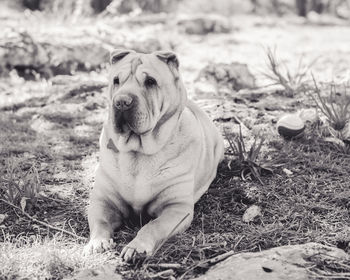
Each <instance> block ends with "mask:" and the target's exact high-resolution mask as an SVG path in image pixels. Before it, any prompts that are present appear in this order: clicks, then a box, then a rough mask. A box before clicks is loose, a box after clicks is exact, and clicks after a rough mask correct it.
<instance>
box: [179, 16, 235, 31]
mask: <svg viewBox="0 0 350 280" xmlns="http://www.w3.org/2000/svg"><path fill="white" fill-rule="evenodd" d="M177 25H178V26H179V27H180V29H182V31H184V32H185V33H187V34H197V35H205V34H208V33H228V32H230V31H231V30H232V27H231V24H230V22H229V21H228V20H227V19H226V18H224V17H222V16H218V15H210V16H209V15H203V16H202V15H200V16H194V17H187V18H181V19H179V20H178V22H177Z"/></svg>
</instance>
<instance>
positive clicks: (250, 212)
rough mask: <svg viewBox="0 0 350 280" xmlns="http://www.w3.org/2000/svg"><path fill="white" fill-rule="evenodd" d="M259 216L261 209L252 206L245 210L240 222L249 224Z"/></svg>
mask: <svg viewBox="0 0 350 280" xmlns="http://www.w3.org/2000/svg"><path fill="white" fill-rule="evenodd" d="M259 216H261V208H260V207H259V206H257V205H252V206H250V207H249V208H248V209H247V210H245V212H244V214H243V217H242V220H243V222H245V223H250V222H253V221H254V220H255V219H256V218H257V217H259Z"/></svg>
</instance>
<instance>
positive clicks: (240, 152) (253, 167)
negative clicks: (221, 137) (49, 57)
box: [225, 126, 272, 184]
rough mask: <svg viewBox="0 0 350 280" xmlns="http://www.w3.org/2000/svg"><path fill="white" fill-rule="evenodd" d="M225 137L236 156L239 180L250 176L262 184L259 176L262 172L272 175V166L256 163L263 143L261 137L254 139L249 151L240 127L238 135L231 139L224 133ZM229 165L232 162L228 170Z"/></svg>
mask: <svg viewBox="0 0 350 280" xmlns="http://www.w3.org/2000/svg"><path fill="white" fill-rule="evenodd" d="M225 136H226V139H227V141H228V143H229V145H230V148H231V150H232V152H233V154H234V155H235V156H237V160H238V162H235V165H237V166H238V167H239V174H240V176H241V178H242V179H243V180H245V178H246V177H247V176H249V175H252V176H253V177H254V178H255V179H257V180H258V181H259V182H260V183H261V184H263V182H262V180H261V175H262V173H263V172H265V173H266V172H267V173H272V169H271V168H272V165H269V164H267V163H266V164H261V163H258V157H259V155H260V154H261V148H262V146H263V144H264V141H265V140H264V139H263V138H262V136H256V137H255V139H254V143H253V144H252V145H251V147H250V149H249V151H247V149H246V145H245V143H244V139H243V136H242V129H241V126H239V135H236V136H234V137H232V136H229V135H228V134H226V133H225ZM231 164H232V160H230V161H229V163H228V166H229V168H230V169H231V168H232V167H231Z"/></svg>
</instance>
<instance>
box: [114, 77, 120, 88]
mask: <svg viewBox="0 0 350 280" xmlns="http://www.w3.org/2000/svg"><path fill="white" fill-rule="evenodd" d="M113 84H114V85H115V86H117V85H119V78H118V77H115V78H114V79H113Z"/></svg>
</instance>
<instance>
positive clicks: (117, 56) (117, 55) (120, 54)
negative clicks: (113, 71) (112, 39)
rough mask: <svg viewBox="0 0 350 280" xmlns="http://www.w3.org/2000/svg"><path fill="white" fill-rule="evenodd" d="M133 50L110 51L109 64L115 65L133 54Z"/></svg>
mask: <svg viewBox="0 0 350 280" xmlns="http://www.w3.org/2000/svg"><path fill="white" fill-rule="evenodd" d="M134 52H135V51H133V50H123V49H116V50H113V51H111V54H110V62H111V64H115V63H117V62H118V61H120V60H122V59H123V58H124V57H126V56H127V55H128V54H129V53H134Z"/></svg>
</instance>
